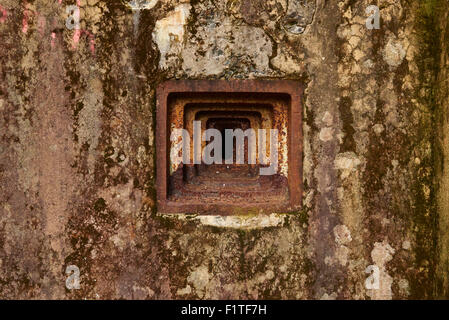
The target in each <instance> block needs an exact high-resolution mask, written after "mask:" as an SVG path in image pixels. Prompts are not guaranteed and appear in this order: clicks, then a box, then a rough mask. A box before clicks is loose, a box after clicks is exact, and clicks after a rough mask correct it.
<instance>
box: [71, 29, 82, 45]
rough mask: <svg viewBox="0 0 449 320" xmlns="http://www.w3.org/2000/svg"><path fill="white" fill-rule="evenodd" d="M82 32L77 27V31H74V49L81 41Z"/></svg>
mask: <svg viewBox="0 0 449 320" xmlns="http://www.w3.org/2000/svg"><path fill="white" fill-rule="evenodd" d="M81 32H82V31H81V30H80V29H75V32H74V33H73V44H72V48H73V49H75V48H76V47H77V45H78V42H79V41H80V37H81Z"/></svg>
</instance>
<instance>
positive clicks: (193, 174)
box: [157, 81, 300, 215]
mask: <svg viewBox="0 0 449 320" xmlns="http://www.w3.org/2000/svg"><path fill="white" fill-rule="evenodd" d="M183 82H185V81H183ZM214 82H218V83H220V82H221V81H214ZM172 83H173V82H172ZM175 83H176V82H175ZM173 89H174V90H169V92H164V93H165V94H162V95H161V94H159V95H158V97H160V96H162V97H164V98H163V99H166V100H164V101H165V102H166V103H165V108H164V110H163V111H161V107H162V105H163V104H164V103H162V104H161V103H159V101H158V107H159V109H158V128H161V129H162V130H165V137H162V136H160V135H159V134H160V133H158V135H157V139H158V146H162V145H164V144H165V146H166V148H165V152H164V153H163V154H161V155H158V183H159V182H162V180H164V179H162V178H165V180H164V181H163V182H164V184H163V185H162V186H159V185H158V204H159V207H160V208H159V211H161V212H166V213H198V214H220V215H229V214H240V213H241V214H244V213H247V212H248V211H249V210H250V211H251V212H254V210H256V211H257V212H260V213H272V212H286V211H290V210H294V209H297V208H298V205H300V203H299V202H298V200H297V199H298V194H297V193H298V189H297V188H292V187H291V186H292V180H291V177H289V176H290V174H291V170H299V163H298V161H299V160H300V154H299V153H298V154H296V155H295V156H292V150H289V149H290V145H291V143H292V142H293V143H295V142H294V141H292V140H291V137H292V132H290V130H292V129H291V128H290V127H291V124H292V121H291V120H292V119H291V118H292V115H294V116H300V113H293V112H292V95H291V94H288V93H284V92H276V91H274V92H260V91H257V90H255V92H235V91H232V90H229V92H213V91H212V92H210V91H208V92H195V88H193V91H189V92H182V91H183V90H179V92H177V90H176V89H177V88H173ZM178 89H179V88H178ZM221 89H223V87H221ZM224 89H226V88H224ZM189 90H192V87H191V86H190V87H189ZM199 90H200V88H199ZM234 90H235V89H234ZM164 101H162V102H164ZM164 111H165V112H164ZM161 112H162V113H165V117H161V115H160V114H159V113H161ZM164 118H165V119H164ZM159 121H165V122H166V123H165V124H161V123H159ZM295 123H296V124H297V122H295ZM195 126H196V127H195ZM208 129H213V130H216V131H215V132H218V133H220V136H221V138H220V139H221V144H219V146H220V147H219V148H216V149H213V151H212V152H211V153H210V155H211V156H213V157H214V159H216V160H217V159H218V160H219V161H215V162H214V163H205V162H204V152H205V148H206V147H207V146H208V145H209V144H211V143H213V142H214V137H212V138H210V139H209V141H206V140H207V139H205V137H204V132H206V130H208ZM299 129H300V128H299V126H298V125H296V130H299ZM198 130H200V131H198ZM229 130H232V131H230V132H231V133H232V132H236V130H241V132H243V133H248V132H249V133H251V132H254V134H253V135H252V136H251V138H250V137H249V136H248V135H246V136H245V137H244V138H243V140H241V141H240V144H239V143H237V140H238V139H237V138H235V137H234V136H228V135H227V131H229ZM273 130H276V132H277V136H275V137H274V136H271V131H273ZM195 132H196V133H197V134H196V135H195ZM198 132H200V134H199V135H198ZM195 137H196V138H195ZM274 138H276V139H274ZM195 139H199V140H197V141H195ZM227 139H232V142H231V147H229V145H228V148H226V147H225V145H226V143H225V141H231V140H227ZM185 140H188V142H187V143H186V141H185ZM275 140H276V145H277V149H276V152H272V149H271V148H272V147H273V146H272V142H274V141H275ZM242 142H243V143H242ZM297 143H300V141H297ZM263 146H264V149H263V150H264V152H263V153H260V150H261V148H262V147H263ZM296 149H298V148H296ZM161 151H162V150H161ZM216 152H217V154H215V153H216ZM184 153H186V154H184ZM239 154H240V159H242V158H243V162H242V161H240V162H239V161H238V155H239ZM215 156H216V157H215ZM274 160H275V161H274ZM162 161H163V162H162ZM274 163H275V164H276V167H275V171H274V172H273V173H272V174H261V172H263V171H261V169H262V168H268V167H270V166H273V165H274ZM292 163H294V165H293V166H292V165H291V164H292ZM297 173H300V172H295V173H294V174H293V175H292V176H296V177H298V174H297ZM296 183H298V184H299V183H300V181H296ZM292 191H293V192H292ZM292 193H296V194H294V197H292Z"/></svg>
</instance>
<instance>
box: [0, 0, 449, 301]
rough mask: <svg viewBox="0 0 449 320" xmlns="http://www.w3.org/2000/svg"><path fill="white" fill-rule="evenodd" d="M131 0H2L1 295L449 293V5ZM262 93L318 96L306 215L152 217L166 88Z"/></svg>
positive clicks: (309, 127) (310, 116)
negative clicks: (229, 84) (260, 86)
mask: <svg viewBox="0 0 449 320" xmlns="http://www.w3.org/2000/svg"><path fill="white" fill-rule="evenodd" d="M60 2H61V3H60ZM76 2H78V5H79V6H80V8H81V9H80V12H81V26H80V28H81V30H79V31H76V30H75V29H70V28H67V26H66V19H67V17H68V14H67V13H66V7H67V5H76ZM135 3H137V4H136V5H135V8H140V9H141V10H133V9H132V6H130V5H129V4H127V1H119V0H109V1H99V0H79V1H75V0H73V1H68V0H67V1H66V0H63V1H58V0H35V1H28V2H25V1H13V0H0V6H1V8H0V9H1V10H0V11H2V15H1V18H0V43H1V44H0V71H1V73H0V75H1V79H0V137H1V140H0V297H1V298H21V299H25V298H62V299H75V298H88V299H106V298H108V299H109V298H124V299H131V298H133V299H182V298H194V299H197V298H201V299H212V298H214V299H225V298H234V299H240V298H242V299H246V298H250V299H260V298H276V299H279V298H289V299H369V298H372V299H410V298H421V299H424V298H431V297H448V295H449V284H448V276H447V273H448V265H449V255H448V249H449V248H448V247H449V233H448V231H447V226H448V225H449V205H448V202H447V198H448V191H447V190H449V189H448V188H449V175H448V173H447V167H448V161H447V158H448V153H449V149H448V143H449V142H448V141H447V135H448V134H449V131H448V130H449V129H448V118H447V114H448V112H449V110H447V106H448V105H447V97H448V82H447V79H448V67H447V64H448V52H449V51H448V47H447V43H448V42H447V40H448V30H449V29H448V23H447V21H448V17H447V11H448V4H447V2H446V1H443V0H441V1H440V0H425V1H405V0H402V1H401V0H390V1H386V0H378V1H366V0H363V1H353V0H346V1H337V0H332V1H325V0H316V1H313V0H307V1H306V0H304V1H301V0H296V1H293V0H290V1H287V0H251V1H243V0H191V1H188V0H151V1H146V2H145V1H137V2H135ZM371 4H376V5H378V6H379V7H380V15H381V26H380V29H378V30H368V29H367V28H366V25H365V21H366V19H367V16H368V15H369V14H367V13H366V11H365V10H366V8H367V7H368V6H369V5H371ZM253 78H262V79H296V80H300V81H302V82H303V83H304V87H305V103H304V110H303V113H304V128H303V129H304V177H303V183H304V189H305V190H304V207H303V210H302V211H300V212H297V213H296V214H289V215H284V216H282V219H280V220H279V221H280V222H279V224H278V225H277V226H272V227H265V228H263V227H260V228H251V227H250V228H248V227H247V226H248V225H251V223H250V224H248V223H246V222H247V220H248V219H253V218H254V217H253V216H251V215H243V216H241V217H239V218H235V219H237V220H233V221H231V220H227V221H224V222H222V223H221V224H220V223H217V219H218V218H208V219H204V218H201V217H192V216H182V217H178V218H174V217H169V216H165V215H160V214H157V208H156V206H155V201H156V199H155V182H154V181H155V165H156V164H155V155H156V153H157V151H158V150H156V149H155V143H154V140H155V139H154V138H155V135H156V134H157V132H155V130H154V128H155V104H156V101H155V89H156V87H157V85H158V84H160V83H161V82H163V81H165V80H167V79H253ZM211 221H212V222H211ZM245 226H246V227H245ZM69 265H76V266H78V267H79V269H80V273H81V278H80V280H81V286H80V289H79V290H68V289H67V288H66V286H65V282H66V279H67V275H66V273H65V271H66V267H67V266H69ZM369 266H375V267H371V268H374V269H378V270H379V276H380V287H379V289H367V288H366V286H365V280H366V279H367V277H368V276H369V274H367V273H365V270H366V269H367V267H369Z"/></svg>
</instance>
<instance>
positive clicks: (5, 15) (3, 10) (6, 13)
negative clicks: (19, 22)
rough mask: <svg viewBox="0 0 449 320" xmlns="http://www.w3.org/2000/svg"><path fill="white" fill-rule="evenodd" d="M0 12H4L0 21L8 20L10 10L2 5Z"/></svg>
mask: <svg viewBox="0 0 449 320" xmlns="http://www.w3.org/2000/svg"><path fill="white" fill-rule="evenodd" d="M0 12H1V13H2V17H1V18H0V22H1V23H3V22H5V21H6V18H7V17H8V11H6V9H5V8H3V7H2V6H0Z"/></svg>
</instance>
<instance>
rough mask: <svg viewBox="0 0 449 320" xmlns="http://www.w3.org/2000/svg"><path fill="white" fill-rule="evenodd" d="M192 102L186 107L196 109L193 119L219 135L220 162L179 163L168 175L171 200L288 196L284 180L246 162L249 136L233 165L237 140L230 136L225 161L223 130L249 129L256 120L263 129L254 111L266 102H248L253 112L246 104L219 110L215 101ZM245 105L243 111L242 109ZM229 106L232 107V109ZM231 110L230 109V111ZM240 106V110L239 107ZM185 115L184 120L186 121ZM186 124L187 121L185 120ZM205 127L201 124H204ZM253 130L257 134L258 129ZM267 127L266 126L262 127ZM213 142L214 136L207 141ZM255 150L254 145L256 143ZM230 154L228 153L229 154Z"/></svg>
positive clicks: (262, 199)
mask: <svg viewBox="0 0 449 320" xmlns="http://www.w3.org/2000/svg"><path fill="white" fill-rule="evenodd" d="M199 106H200V104H192V105H191V106H186V107H185V108H186V109H185V111H184V115H186V113H187V112H186V110H187V108H190V107H192V108H195V109H198V111H196V113H195V117H194V118H195V120H197V121H199V120H201V121H205V129H211V128H214V129H217V130H218V131H220V132H221V135H222V150H221V151H222V160H223V163H222V164H211V165H206V164H204V163H202V164H182V166H180V168H179V169H178V171H177V172H175V173H173V174H172V176H171V177H170V186H169V194H170V199H171V200H177V199H179V200H182V201H186V202H189V201H195V200H197V199H202V201H204V203H205V205H207V202H208V201H211V202H213V203H217V202H219V203H225V202H230V203H233V202H239V201H240V202H241V201H244V202H251V201H256V202H270V201H279V199H282V198H284V197H288V188H287V179H286V178H285V177H283V176H281V175H279V174H276V175H272V176H261V175H260V174H259V164H258V163H256V164H248V138H247V137H245V138H244V164H236V139H235V138H234V139H233V155H232V156H233V162H232V163H233V164H226V163H225V160H226V158H225V157H226V153H225V151H226V150H225V141H224V139H225V130H226V129H231V130H235V129H241V130H243V131H245V130H247V129H249V128H251V123H257V126H258V127H259V128H262V127H261V126H262V114H261V112H259V111H257V110H258V109H259V108H260V110H267V109H269V110H270V111H271V112H273V106H271V105H268V104H260V105H251V108H253V111H251V110H247V108H248V104H244V103H243V104H230V103H229V104H226V103H224V104H222V106H223V108H227V110H223V109H221V110H220V107H218V106H219V105H218V104H211V105H210V108H207V107H203V106H201V107H199ZM242 106H245V108H246V110H245V109H244V108H242ZM231 108H232V109H231ZM229 109H231V110H229ZM242 109H243V110H242ZM186 121H187V120H186V118H184V122H186ZM203 123H204V122H203ZM184 126H186V123H184ZM203 129H204V127H203ZM253 129H255V131H256V132H255V133H256V135H257V130H256V128H253ZM265 129H266V128H265ZM211 142H213V138H212V140H211V141H210V142H208V143H211ZM256 152H257V144H256ZM228 156H229V155H228Z"/></svg>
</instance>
